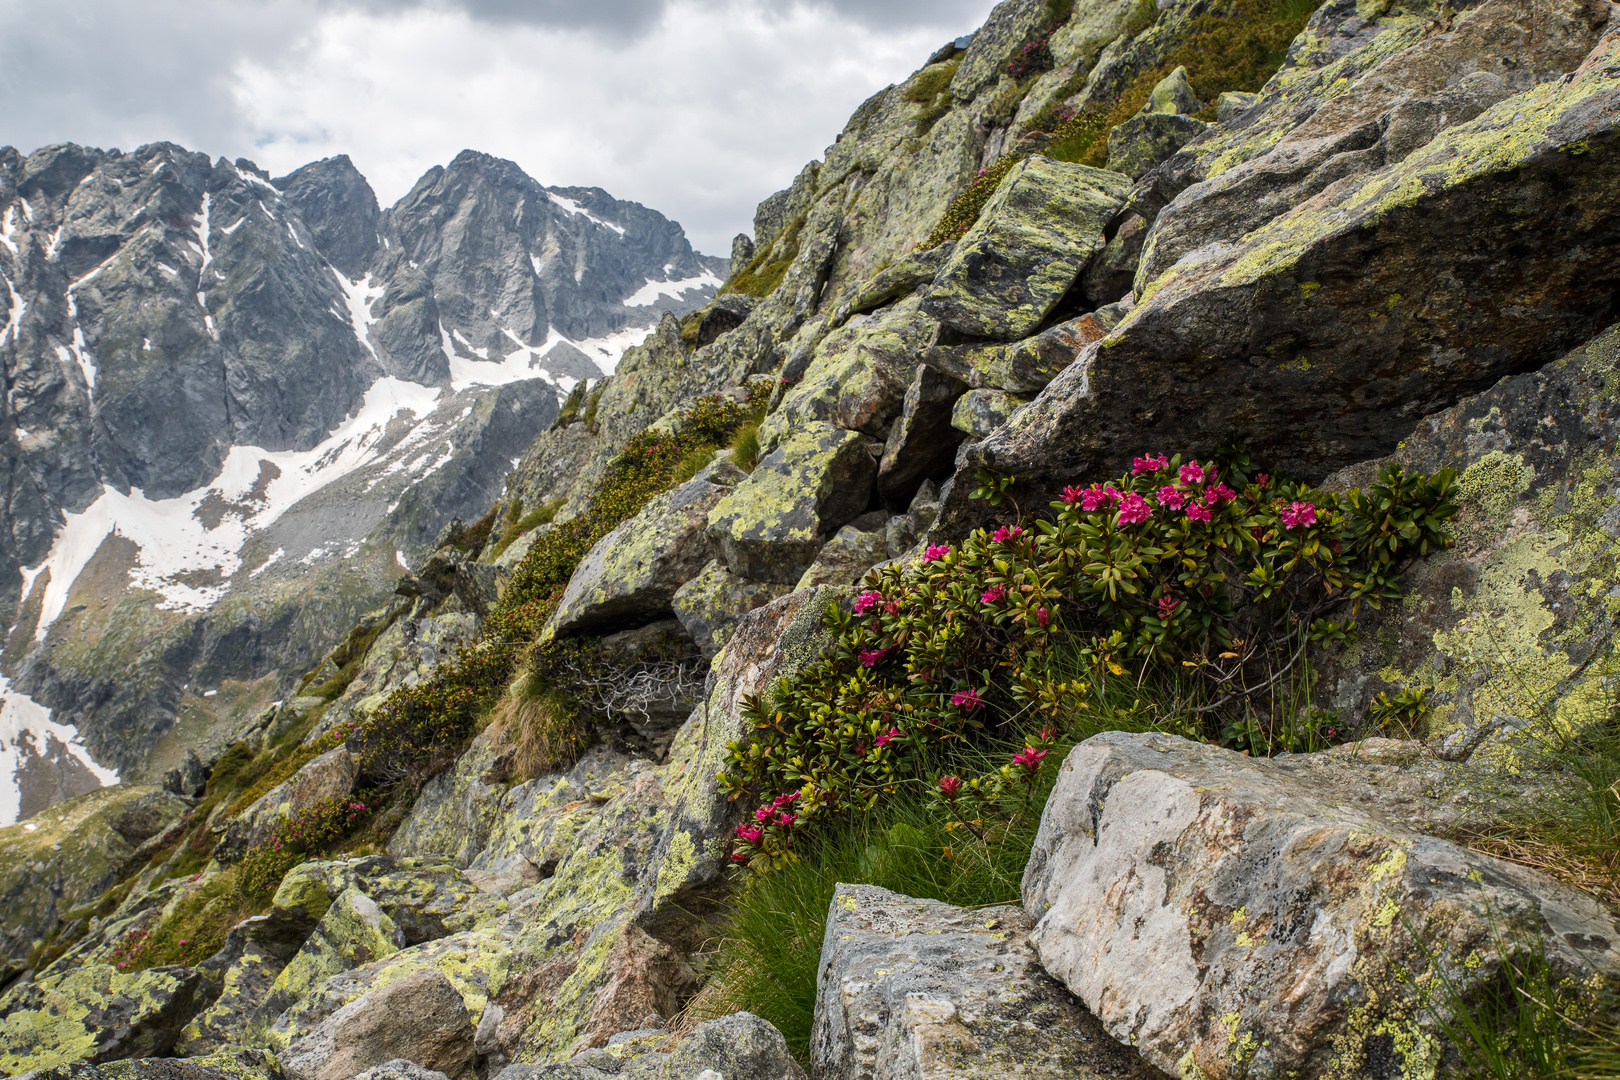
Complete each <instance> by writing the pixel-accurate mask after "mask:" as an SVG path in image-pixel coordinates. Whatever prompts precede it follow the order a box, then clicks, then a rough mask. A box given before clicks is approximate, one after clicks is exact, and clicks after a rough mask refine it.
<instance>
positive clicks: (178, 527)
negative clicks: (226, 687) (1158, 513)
mask: <svg viewBox="0 0 1620 1080" xmlns="http://www.w3.org/2000/svg"><path fill="white" fill-rule="evenodd" d="M441 393H442V391H441V390H439V389H437V388H435V387H427V386H418V385H417V384H416V383H412V382H406V381H404V380H402V379H395V378H383V379H379V380H377V382H376V383H374V384H372V387H371V389H370V390H368V391H367V392H366V396H365V399H364V400H363V401H362V402H361V405H360V407H359V409H358V410H356V412H355V413H354V414H353V415H352V416H350V417H349V418H348V419H347V420H345V421H344V422H343V423H341V424H339V425H338V427H337V428H335V429H334V430H333V431H332V433H331V434H330V435H328V436H327V437H326V439H324V440H322V442H321V443H320V444H319V445H317V446H315V447H313V448H312V449H309V450H283V451H271V450H265V449H262V448H260V447H256V446H235V447H232V448H231V451H230V454H229V455H228V456H227V457H226V459H225V464H224V466H223V467H222V468H221V470H220V473H219V475H218V476H217V477H215V478H214V480H213V482H212V483H210V484H208V485H207V486H205V487H202V488H198V489H197V490H195V491H191V492H188V493H186V494H184V495H178V496H176V497H174V498H172V499H148V498H147V497H146V496H145V494H144V493H142V491H141V490H140V489H139V488H134V489H131V490H130V491H129V493H128V494H125V493H123V492H120V491H117V490H115V489H113V488H110V487H107V486H103V487H102V492H101V495H100V497H98V498H97V499H96V500H95V502H93V503H92V504H91V505H90V506H89V507H87V508H86V509H85V510H84V511H82V512H80V513H77V514H68V515H67V524H66V525H65V526H64V527H63V529H62V532H61V533H60V534H59V535H58V536H57V538H56V543H55V544H54V545H53V546H52V548H51V552H50V554H49V555H48V556H47V557H46V559H45V561H44V562H43V563H41V564H40V565H39V566H37V567H30V568H29V569H28V570H26V571H25V574H26V575H28V578H29V581H30V583H31V582H32V581H33V580H35V579H37V578H38V577H39V575H40V573H41V572H42V571H45V570H49V571H50V576H49V578H48V579H47V580H46V584H45V594H44V596H43V598H42V603H41V608H40V620H39V626H38V629H37V630H36V631H35V635H34V636H35V639H36V640H43V639H44V637H45V634H46V632H47V631H48V630H49V629H50V627H51V624H52V623H54V622H55V621H56V619H57V618H58V617H59V616H60V615H61V614H62V611H63V609H64V608H65V607H66V604H67V599H68V592H69V590H70V589H71V587H72V585H73V582H74V581H75V580H76V579H77V578H78V576H79V574H80V573H81V572H82V571H83V570H84V568H85V566H86V565H87V564H88V563H89V561H90V559H91V558H92V557H93V556H94V555H95V553H96V551H97V550H98V549H99V548H100V547H101V545H102V542H103V541H105V540H106V539H107V537H108V536H110V535H112V534H114V533H116V534H117V535H119V536H121V537H123V538H125V539H126V540H129V541H131V542H133V543H134V544H135V546H136V547H137V549H138V551H139V553H138V555H137V557H136V565H135V566H133V567H131V568H130V571H129V576H130V583H131V585H132V586H133V587H135V588H140V589H147V590H150V591H152V592H155V593H157V594H158V595H159V596H161V597H162V598H163V599H162V601H161V602H160V603H159V604H158V606H159V607H160V608H165V609H170V610H180V611H202V610H206V609H207V608H209V607H211V606H212V605H213V604H214V603H215V602H217V601H218V600H219V598H220V597H221V596H223V595H224V594H225V592H226V591H227V590H228V589H229V587H230V579H231V577H232V576H233V575H234V574H235V573H236V572H237V571H238V570H239V569H240V568H241V565H242V560H241V551H242V549H243V547H244V546H245V545H246V543H247V541H248V539H249V537H250V536H251V535H252V534H253V533H255V532H258V531H259V530H262V529H264V528H265V527H267V526H269V525H270V524H271V523H272V522H274V521H275V520H276V519H277V518H279V517H280V516H281V515H282V514H283V513H285V512H286V511H287V510H288V509H289V508H290V507H292V506H293V505H294V504H295V503H297V502H298V501H299V500H301V499H303V498H305V497H307V496H309V495H311V494H313V493H314V492H316V491H319V490H320V489H321V488H323V487H325V486H327V485H328V484H331V483H332V482H334V481H336V480H338V479H340V478H342V477H344V476H347V475H348V474H349V473H352V472H354V471H355V470H356V469H359V468H362V467H364V466H367V465H372V464H375V463H377V462H382V461H386V460H387V459H388V458H389V457H390V456H394V457H398V458H402V459H403V458H406V457H409V456H411V455H412V451H414V450H416V448H417V447H418V445H419V444H421V443H422V442H423V441H425V440H426V439H428V438H430V437H431V436H432V434H433V433H434V432H435V431H436V430H437V429H438V425H437V424H432V423H424V421H425V420H426V418H427V417H428V416H429V414H431V413H432V412H433V410H434V407H435V406H436V405H437V404H438V401H439V397H440V395H441ZM407 413H409V414H411V415H412V416H413V417H414V421H415V426H414V428H413V430H411V431H410V432H409V433H407V434H406V435H405V436H404V437H403V438H401V439H398V440H397V441H393V442H389V441H388V440H387V439H386V438H385V437H386V436H387V435H388V432H389V429H390V427H391V426H392V425H393V424H394V423H395V421H396V420H398V419H399V418H401V417H403V416H404V415H405V414H407ZM429 449H433V448H429ZM418 456H419V457H420V458H421V459H422V460H423V461H424V462H427V464H425V465H418V466H417V467H416V468H414V469H412V470H411V471H413V472H415V473H416V474H417V475H419V476H420V475H427V472H431V471H432V470H433V469H435V468H438V467H439V466H440V465H442V464H443V462H444V461H445V460H448V456H447V455H446V456H444V457H443V458H442V459H439V460H436V461H434V460H433V459H430V458H429V457H428V455H427V454H426V453H425V452H423V453H422V454H420V455H418ZM412 464H415V463H414V462H413V463H412ZM407 467H409V466H407ZM422 468H426V469H427V472H422V471H421V469H422ZM261 569H262V567H261Z"/></svg>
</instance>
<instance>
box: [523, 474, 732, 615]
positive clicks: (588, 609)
mask: <svg viewBox="0 0 1620 1080" xmlns="http://www.w3.org/2000/svg"><path fill="white" fill-rule="evenodd" d="M721 465H722V468H723V469H724V472H720V473H715V474H714V475H713V477H712V479H696V480H690V481H688V482H686V483H684V484H682V485H681V486H680V487H678V488H676V489H675V490H673V491H668V492H665V493H664V494H662V495H659V496H657V497H656V498H654V499H653V500H652V501H651V502H650V503H648V504H647V506H646V507H645V508H644V509H643V510H642V511H641V512H640V513H639V514H636V515H635V516H634V517H632V518H630V519H629V520H628V521H626V522H624V523H623V524H621V525H620V526H618V527H617V528H616V529H614V530H613V531H612V532H610V533H608V534H607V535H606V536H604V537H603V538H602V539H601V540H599V541H597V543H596V546H595V547H593V548H591V550H590V552H589V553H588V554H587V555H586V556H585V558H584V559H582V560H580V564H579V568H578V569H577V570H575V571H574V576H573V577H571V578H569V580H568V588H567V590H566V591H565V592H564V593H563V597H562V600H561V601H560V602H559V603H558V605H557V610H556V612H555V613H553V614H552V616H551V618H550V619H549V620H547V622H546V626H545V629H544V630H543V631H542V632H541V640H543V641H550V640H552V639H554V638H557V637H570V636H573V635H576V634H590V633H596V634H601V633H610V632H612V631H614V630H624V629H628V628H631V627H635V626H640V625H642V624H645V623H649V622H653V621H654V620H656V619H660V618H664V617H667V616H668V615H669V614H670V612H671V611H672V610H673V608H672V607H671V604H672V602H673V601H674V599H675V594H676V592H677V591H678V590H679V589H680V588H681V586H683V585H685V584H686V583H687V582H688V581H690V580H692V579H693V578H694V577H696V576H697V574H698V571H700V570H702V569H703V567H704V566H705V565H706V564H707V563H708V562H709V560H710V559H711V558H712V557H713V552H712V550H711V541H710V539H709V533H708V525H709V511H711V510H713V509H714V508H715V506H716V504H718V503H719V502H720V500H721V499H723V498H725V497H726V496H727V495H729V494H731V490H732V488H733V487H734V486H736V484H738V483H739V482H740V481H742V480H743V479H744V477H745V476H746V474H745V473H744V472H743V471H742V470H741V469H739V468H737V467H736V466H735V465H732V464H730V462H722V463H721ZM711 471H712V470H711Z"/></svg>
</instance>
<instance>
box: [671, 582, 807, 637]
mask: <svg viewBox="0 0 1620 1080" xmlns="http://www.w3.org/2000/svg"><path fill="white" fill-rule="evenodd" d="M791 591H792V587H791V586H788V585H783V584H781V583H779V582H774V581H755V580H753V579H752V578H745V577H741V576H739V575H737V574H733V573H732V572H731V571H730V570H727V569H726V568H725V566H724V564H722V563H721V562H720V561H719V560H715V561H713V562H711V563H709V565H707V566H705V567H704V568H703V569H702V570H700V571H698V573H697V576H696V577H694V578H693V579H692V580H690V581H688V582H687V583H686V584H685V585H682V586H681V587H680V589H679V590H677V591H676V593H675V599H674V601H673V606H674V608H675V617H676V618H677V619H679V620H680V621H681V626H682V627H684V628H685V629H686V633H687V635H688V636H689V637H691V639H692V640H693V641H695V642H697V646H698V648H699V649H701V650H702V651H703V655H704V656H706V657H708V658H709V659H711V660H712V659H713V658H714V656H715V654H716V653H718V652H719V651H720V650H721V649H722V648H724V647H725V644H726V641H727V639H729V638H730V637H731V631H732V630H733V629H735V628H736V626H737V621H738V620H739V619H741V618H742V617H743V616H744V615H746V614H748V613H749V612H750V611H753V610H754V609H755V608H757V607H764V606H765V605H766V604H768V603H770V602H771V601H772V600H775V599H776V598H777V597H779V596H784V595H786V594H787V593H789V592H791Z"/></svg>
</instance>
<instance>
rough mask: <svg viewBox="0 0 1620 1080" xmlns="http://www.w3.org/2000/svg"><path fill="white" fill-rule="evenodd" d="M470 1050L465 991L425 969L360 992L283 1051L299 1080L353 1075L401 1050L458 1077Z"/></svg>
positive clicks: (289, 1070)
mask: <svg viewBox="0 0 1620 1080" xmlns="http://www.w3.org/2000/svg"><path fill="white" fill-rule="evenodd" d="M472 1052H473V1025H472V1021H471V1019H470V1018H469V1017H468V1015H467V1009H466V1007H465V1006H464V1005H463V1004H462V1000H461V994H460V993H459V992H458V991H457V990H456V988H455V987H454V986H452V985H451V984H450V980H449V979H446V978H445V977H444V976H443V975H441V974H439V973H438V972H437V971H432V970H425V971H419V972H416V973H414V974H411V975H406V976H405V977H404V978H402V979H399V980H398V981H397V982H391V983H388V984H387V985H385V986H381V987H378V988H377V989H376V990H373V991H371V992H370V993H367V994H364V995H362V996H361V997H359V998H357V999H355V1000H354V1001H352V1002H350V1003H349V1004H348V1005H345V1006H344V1007H343V1008H341V1009H339V1010H338V1011H337V1012H336V1013H334V1014H333V1015H332V1016H331V1017H330V1018H329V1019H327V1020H326V1021H325V1022H324V1023H322V1024H321V1025H320V1026H319V1027H317V1028H315V1029H314V1030H313V1031H311V1032H310V1033H309V1034H308V1035H306V1036H304V1037H303V1038H301V1039H298V1040H295V1041H294V1042H293V1044H292V1045H291V1046H289V1047H288V1048H287V1049H286V1050H285V1051H283V1052H282V1053H281V1054H280V1055H279V1056H280V1058H281V1066H282V1069H283V1070H285V1072H286V1074H287V1075H288V1076H289V1077H293V1078H295V1080H348V1078H349V1077H352V1076H355V1075H357V1074H359V1073H362V1072H364V1071H366V1070H367V1069H371V1068H375V1067H377V1066H379V1065H383V1064H385V1063H387V1062H390V1061H394V1060H395V1059H398V1058H404V1059H406V1060H407V1061H410V1062H412V1063H416V1064H420V1065H422V1066H423V1067H425V1068H427V1069H431V1070H433V1071H434V1072H439V1073H443V1074H444V1075H446V1076H448V1077H451V1078H452V1080H454V1078H456V1077H459V1076H464V1075H466V1074H467V1073H468V1072H470V1070H471V1066H472Z"/></svg>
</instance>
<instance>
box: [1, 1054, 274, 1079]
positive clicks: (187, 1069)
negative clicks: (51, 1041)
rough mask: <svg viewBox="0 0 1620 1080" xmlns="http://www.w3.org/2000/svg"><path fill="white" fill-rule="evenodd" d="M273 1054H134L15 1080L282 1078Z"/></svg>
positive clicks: (39, 1071) (47, 1070)
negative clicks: (127, 1057)
mask: <svg viewBox="0 0 1620 1080" xmlns="http://www.w3.org/2000/svg"><path fill="white" fill-rule="evenodd" d="M282 1077H283V1074H282V1072H281V1065H280V1063H279V1062H277V1061H276V1056H275V1055H274V1054H272V1053H269V1052H268V1051H265V1050H236V1051H232V1052H230V1053H222V1054H211V1055H197V1056H193V1057H186V1058H138V1059H134V1060H129V1059H125V1060H122V1061H109V1062H106V1063H104V1064H101V1065H91V1064H88V1063H86V1062H77V1063H75V1064H72V1065H57V1066H54V1067H52V1068H49V1069H40V1070H38V1071H37V1072H30V1073H23V1074H22V1076H20V1077H18V1078H17V1080H282Z"/></svg>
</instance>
